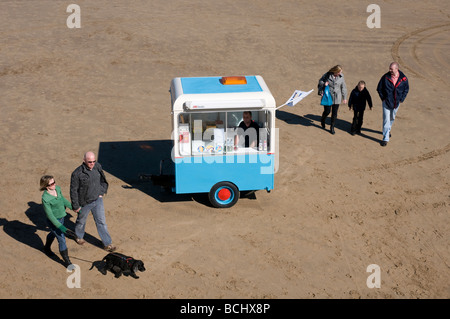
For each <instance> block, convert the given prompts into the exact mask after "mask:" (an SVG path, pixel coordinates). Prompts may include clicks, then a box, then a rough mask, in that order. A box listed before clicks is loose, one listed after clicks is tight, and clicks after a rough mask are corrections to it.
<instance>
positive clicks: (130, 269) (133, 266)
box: [99, 253, 145, 279]
mask: <svg viewBox="0 0 450 319" xmlns="http://www.w3.org/2000/svg"><path fill="white" fill-rule="evenodd" d="M102 261H104V262H106V265H105V267H103V268H102V269H99V270H100V272H101V273H102V274H103V275H106V272H107V271H108V270H109V271H111V272H112V273H114V275H115V277H116V278H119V277H120V276H121V275H122V274H125V275H127V274H130V275H131V277H133V278H135V279H138V278H139V277H138V276H137V275H136V272H137V271H145V267H144V263H143V262H142V260H137V259H134V258H133V257H129V256H125V255H123V254H120V253H109V254H108V255H106V256H105V257H104V258H103V259H102Z"/></svg>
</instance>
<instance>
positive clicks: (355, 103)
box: [348, 81, 372, 135]
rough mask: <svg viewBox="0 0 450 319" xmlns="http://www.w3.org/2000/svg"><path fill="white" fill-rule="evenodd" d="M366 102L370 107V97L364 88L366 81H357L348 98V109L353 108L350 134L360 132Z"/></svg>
mask: <svg viewBox="0 0 450 319" xmlns="http://www.w3.org/2000/svg"><path fill="white" fill-rule="evenodd" d="M366 103H369V108H370V109H372V97H371V96H370V93H369V91H368V90H367V88H366V82H364V81H359V83H358V85H357V86H356V87H355V88H354V89H353V91H352V93H350V98H349V99H348V108H349V110H351V109H352V108H353V123H352V129H351V131H350V133H351V134H352V135H355V133H358V134H361V126H362V124H363V120H364V111H365V110H366Z"/></svg>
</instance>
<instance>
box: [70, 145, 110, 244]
mask: <svg viewBox="0 0 450 319" xmlns="http://www.w3.org/2000/svg"><path fill="white" fill-rule="evenodd" d="M107 190H108V182H107V181H106V177H105V173H104V172H103V169H102V166H101V165H100V163H97V161H96V160H95V154H94V153H92V152H87V153H86V154H85V155H84V158H83V163H82V164H81V165H80V166H78V167H77V168H76V169H75V170H74V171H73V173H72V176H71V178H70V199H71V201H72V208H73V210H74V212H76V213H78V217H77V221H76V224H75V234H76V236H77V238H76V241H77V243H78V244H80V245H82V244H84V242H85V241H84V239H83V237H84V229H85V227H86V220H87V217H88V215H89V212H91V211H92V215H93V217H94V221H95V225H96V226H97V231H98V234H99V236H100V238H101V240H102V242H103V244H104V246H105V247H104V248H105V250H107V251H114V250H115V247H114V246H113V245H112V240H111V236H110V235H109V232H108V227H107V226H106V219H105V208H104V206H103V195H105V194H106V192H107Z"/></svg>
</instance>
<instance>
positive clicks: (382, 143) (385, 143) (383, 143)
mask: <svg viewBox="0 0 450 319" xmlns="http://www.w3.org/2000/svg"><path fill="white" fill-rule="evenodd" d="M387 143H388V142H386V141H381V143H380V145H381V146H386V145H387Z"/></svg>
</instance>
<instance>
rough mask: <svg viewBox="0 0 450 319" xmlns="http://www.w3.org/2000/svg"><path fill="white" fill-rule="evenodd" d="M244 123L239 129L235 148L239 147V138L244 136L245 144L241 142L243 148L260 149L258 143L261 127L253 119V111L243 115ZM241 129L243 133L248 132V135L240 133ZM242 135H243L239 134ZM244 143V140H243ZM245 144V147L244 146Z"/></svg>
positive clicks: (245, 112)
mask: <svg viewBox="0 0 450 319" xmlns="http://www.w3.org/2000/svg"><path fill="white" fill-rule="evenodd" d="M242 118H243V120H242V122H241V123H240V124H239V127H238V134H236V136H235V139H234V146H235V148H237V147H238V146H239V138H240V137H242V136H244V142H245V143H242V142H241V147H242V146H243V147H258V141H259V125H258V123H256V122H255V121H253V119H252V112H251V111H244V112H243V115H242ZM239 129H241V130H242V132H247V130H249V131H248V132H247V134H245V135H244V134H242V132H240V131H239ZM239 133H241V134H239ZM241 141H242V138H241ZM242 144H243V145H242Z"/></svg>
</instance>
